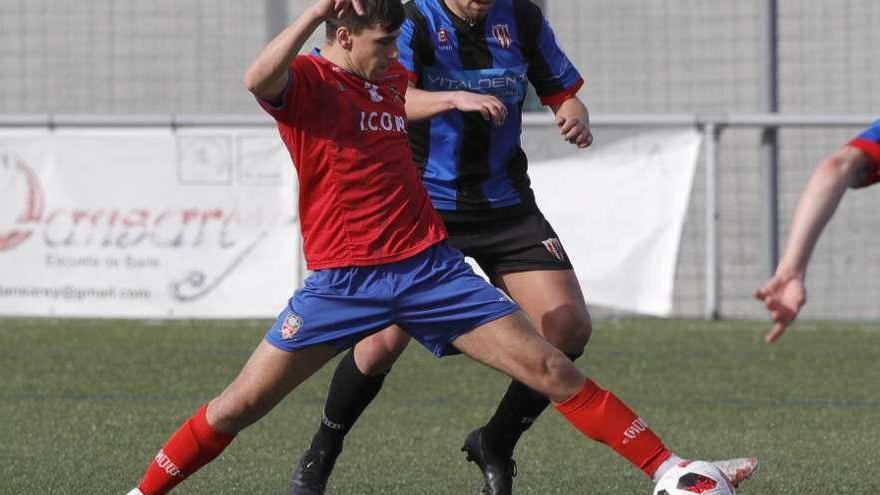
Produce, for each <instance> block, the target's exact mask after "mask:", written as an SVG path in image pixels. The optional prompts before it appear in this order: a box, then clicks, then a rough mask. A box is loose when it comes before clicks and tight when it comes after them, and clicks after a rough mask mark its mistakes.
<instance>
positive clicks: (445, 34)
mask: <svg viewBox="0 0 880 495" xmlns="http://www.w3.org/2000/svg"><path fill="white" fill-rule="evenodd" d="M437 45H438V47H439V48H440V49H441V50H452V43H451V42H450V36H449V30H448V29H446V28H440V29H438V30H437Z"/></svg>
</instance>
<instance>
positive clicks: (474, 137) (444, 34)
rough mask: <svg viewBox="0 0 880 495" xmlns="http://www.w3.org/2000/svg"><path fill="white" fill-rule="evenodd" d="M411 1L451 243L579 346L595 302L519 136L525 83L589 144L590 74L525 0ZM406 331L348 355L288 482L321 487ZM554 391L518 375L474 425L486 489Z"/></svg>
mask: <svg viewBox="0 0 880 495" xmlns="http://www.w3.org/2000/svg"><path fill="white" fill-rule="evenodd" d="M405 8H406V12H407V20H406V22H405V23H404V25H403V26H402V28H401V35H400V37H399V39H398V47H399V51H400V54H399V61H400V63H401V64H402V65H403V66H404V68H406V69H407V71H408V72H409V77H410V84H409V89H408V90H407V92H406V95H405V98H406V111H407V116H408V118H409V120H410V127H409V137H410V146H411V148H412V150H413V155H414V160H415V162H416V165H417V166H418V167H419V168H420V169H421V172H422V174H421V175H422V181H423V183H424V184H425V187H426V189H427V190H428V193H429V196H430V198H431V200H432V202H433V204H434V206H435V207H436V208H437V210H438V211H439V212H440V214H441V216H442V217H443V219H444V221H445V223H446V226H447V230H448V232H449V235H450V242H451V244H452V245H453V246H455V247H456V248H458V249H459V250H461V251H462V252H464V253H465V254H466V255H467V256H470V257H472V258H473V259H474V260H476V262H477V263H478V264H479V265H480V266H481V268H482V269H483V271H484V272H485V273H486V274H487V275H488V276H489V277H490V278H491V280H492V282H493V283H494V284H495V285H496V286H498V287H499V288H501V289H503V290H504V291H505V292H506V293H507V294H509V295H510V297H511V298H513V299H514V300H515V301H516V302H517V303H518V304H519V305H520V307H522V309H524V310H525V311H526V312H527V313H528V314H529V316H530V318H531V320H532V321H533V322H534V323H535V325H536V326H537V327H538V330H539V331H540V332H541V333H542V335H544V337H545V338H546V339H547V340H548V341H549V342H551V343H552V344H553V345H555V346H556V347H557V348H559V349H560V350H562V351H563V352H565V354H566V355H567V356H569V358H571V359H576V358H577V357H578V356H580V355H581V354H582V353H583V350H584V347H585V346H586V344H587V341H588V340H589V337H590V334H591V332H592V326H591V323H590V316H589V312H588V310H587V305H586V302H585V301H584V296H583V294H582V291H581V288H580V286H579V284H578V281H577V278H576V277H575V275H574V271H573V270H572V265H571V263H570V262H569V259H568V256H567V255H566V253H565V249H564V248H563V246H562V244H561V242H560V240H559V237H558V235H557V234H556V233H555V232H554V230H553V228H552V227H551V225H550V224H549V222H548V221H547V220H546V219H545V218H544V216H543V215H542V214H541V212H540V211H539V210H538V208H537V206H536V204H535V197H534V193H533V192H532V190H531V188H530V186H529V177H528V174H527V158H526V155H525V153H524V152H523V150H522V148H521V146H520V137H521V133H522V109H523V105H524V102H525V99H526V94H527V88H528V85H529V83H531V84H532V86H534V88H535V90H536V92H537V95H538V97H539V98H540V100H541V102H542V103H543V104H544V105H547V106H549V107H550V108H551V109H552V110H553V112H554V113H555V115H556V123H557V125H558V127H559V131H560V133H561V135H562V137H563V139H565V140H566V141H568V142H570V143H572V144H573V145H575V146H577V147H579V148H586V147H587V146H589V145H590V144H591V142H592V140H593V136H592V134H591V132H590V123H589V113H588V111H587V108H586V106H585V105H584V104H583V102H582V101H581V100H580V99H578V98H577V96H576V95H577V92H578V90H579V89H580V88H581V87H582V86H583V84H584V80H583V78H582V77H581V75H580V74H579V72H578V71H577V69H576V68H575V67H574V65H573V64H572V63H571V61H570V60H569V59H568V58H567V57H566V55H565V54H564V53H563V51H562V49H561V48H560V46H559V44H558V43H557V41H556V38H555V35H554V33H553V30H552V29H551V27H550V25H549V24H548V22H547V20H546V19H545V17H544V15H543V13H542V12H541V9H540V8H538V7H537V6H536V5H535V4H533V3H532V2H530V1H529V0H411V1H410V2H409V3H407V4H406V5H405ZM408 341H409V337H408V336H407V334H405V333H404V332H402V331H401V329H400V328H397V327H391V328H389V329H387V330H385V331H382V332H380V333H378V334H375V335H373V336H371V337H369V338H367V339H364V340H363V341H361V342H360V343H359V344H358V345H357V346H356V347H355V348H354V349H353V350H352V352H350V353H349V354H348V355H347V356H346V357H345V358H343V359H342V360H341V361H340V364H339V366H338V367H337V370H336V372H335V375H334V378H333V380H332V383H331V387H330V392H329V395H328V398H327V402H326V404H325V408H324V416H323V421H322V423H321V426H320V429H319V431H318V432H317V434H316V435H315V436H314V438H313V439H312V442H311V444H310V446H309V449H308V450H307V451H306V453H305V455H303V457H302V458H301V459H300V463H299V465H298V466H297V468H296V470H295V472H294V475H293V480H292V482H291V494H294V495H303V494H316V493H323V491H324V487H325V486H326V482H327V479H328V477H329V475H330V472H331V470H332V467H333V464H334V462H335V460H336V457H337V456H338V454H339V452H340V451H341V449H342V441H343V438H344V436H345V434H346V433H347V432H348V431H349V430H350V428H351V427H352V426H353V424H354V422H355V421H356V420H357V418H358V417H359V416H360V414H361V413H362V412H363V410H364V409H365V408H366V406H367V405H368V404H369V403H370V401H372V399H373V398H374V397H375V396H376V394H377V393H378V391H379V389H380V387H381V385H382V381H383V379H384V377H385V375H386V374H387V372H388V370H389V369H390V368H391V365H392V364H393V363H394V361H395V360H396V359H397V357H398V356H399V355H400V353H402V352H403V349H404V348H405V346H406V344H407V342H408ZM548 404H549V401H548V400H547V398H546V397H544V396H542V395H540V394H538V393H536V392H534V391H532V390H531V389H529V388H528V387H526V386H525V385H523V384H521V383H519V382H516V381H514V382H512V383H511V385H510V386H509V388H508V390H507V392H506V394H505V395H504V397H503V398H502V399H501V402H500V404H499V406H498V408H497V410H496V412H495V414H494V415H493V416H492V418H491V419H490V420H489V421H488V422H487V423H486V425H484V426H483V427H481V428H478V429H476V430H474V431H473V432H471V434H470V435H468V437H467V439H466V441H465V446H464V449H463V450H465V451H466V453H467V457H468V459H469V460H473V461H475V462H476V463H477V465H478V466H479V467H480V469H481V470H482V472H483V475H484V478H485V488H484V493H487V494H490V495H494V494H507V493H511V491H512V482H513V475H514V474H515V469H516V467H515V464H514V462H513V459H512V457H513V451H514V447H515V445H516V443H517V441H518V440H519V438H520V435H521V434H522V433H523V432H524V431H525V430H526V429H528V428H529V426H530V425H531V424H532V423H533V422H534V420H535V419H536V418H537V417H538V416H539V415H540V414H541V412H542V411H543V410H544V409H545V408H546V407H547V405H548Z"/></svg>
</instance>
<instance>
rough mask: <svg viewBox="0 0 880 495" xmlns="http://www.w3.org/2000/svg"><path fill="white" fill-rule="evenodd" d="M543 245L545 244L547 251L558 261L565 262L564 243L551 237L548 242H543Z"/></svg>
mask: <svg viewBox="0 0 880 495" xmlns="http://www.w3.org/2000/svg"><path fill="white" fill-rule="evenodd" d="M541 244H543V245H544V247H545V248H546V249H547V251H549V252H550V254H552V255H553V256H555V257H556V259H558V260H559V261H565V251H564V250H563V249H562V243H561V242H559V239H557V238H555V237H551V238H549V239H547V240H546V241H541Z"/></svg>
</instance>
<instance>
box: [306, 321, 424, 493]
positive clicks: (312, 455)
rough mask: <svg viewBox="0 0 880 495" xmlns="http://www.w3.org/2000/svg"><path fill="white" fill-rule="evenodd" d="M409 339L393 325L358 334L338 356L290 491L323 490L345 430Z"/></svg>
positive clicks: (368, 400) (378, 388) (308, 491)
mask: <svg viewBox="0 0 880 495" xmlns="http://www.w3.org/2000/svg"><path fill="white" fill-rule="evenodd" d="M409 340H410V337H409V335H407V334H406V333H404V332H403V331H402V330H401V329H400V328H399V327H397V326H392V327H390V328H388V329H386V330H383V331H381V332H379V333H376V334H373V335H371V336H369V337H367V338H365V339H363V340H361V341H360V342H358V343H357V345H356V346H355V347H354V348H353V349H352V350H350V351H349V352H348V353H347V354H346V355H345V357H343V358H342V360H340V361H339V364H338V365H337V366H336V371H335V372H334V373H333V379H332V381H331V382H330V390H329V392H328V393H327V400H326V402H325V403H324V411H323V414H322V417H321V424H320V426H319V427H318V431H317V432H316V433H315V435H314V436H313V437H312V441H311V442H310V443H309V446H308V448H307V449H306V451H305V453H303V455H302V456H301V457H300V459H299V461H298V462H297V463H296V465H295V467H294V471H293V475H292V476H291V480H290V489H289V493H290V495H321V494H323V493H324V490H325V489H326V487H327V480H328V479H329V478H330V473H331V472H332V471H333V466H334V465H335V463H336V458H337V457H339V454H340V453H341V452H342V447H343V441H344V440H345V435H347V434H348V432H349V431H350V430H351V428H352V427H353V426H354V424H355V422H356V421H357V419H358V418H359V417H360V416H361V414H362V413H363V412H364V410H365V409H366V408H367V406H368V405H369V404H370V402H372V401H373V399H374V398H375V397H376V395H377V394H378V393H379V390H380V389H381V388H382V383H383V382H384V380H385V376H386V375H387V374H388V373H389V371H390V370H391V366H392V365H393V364H394V361H396V360H397V358H398V357H400V354H401V353H403V351H404V349H405V348H406V345H407V344H408V343H409Z"/></svg>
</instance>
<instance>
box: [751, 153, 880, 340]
mask: <svg viewBox="0 0 880 495" xmlns="http://www.w3.org/2000/svg"><path fill="white" fill-rule="evenodd" d="M864 147H867V148H869V149H873V151H866V150H865V149H863V148H864ZM878 166H880V145H877V143H876V142H874V143H873V144H872V145H868V146H864V143H862V144H861V145H860V140H858V139H856V140H854V141H852V142H851V143H849V144H848V145H846V146H844V147H842V148H841V149H839V150H837V151H836V152H835V153H834V154H832V155H831V156H829V157H828V158H826V159H824V160H822V161H821V162H820V163H819V166H818V167H817V168H816V171H815V172H814V173H813V175H812V177H810V180H809V182H808V183H807V185H806V187H805V188H804V191H803V193H801V197H800V200H798V204H797V208H796V209H795V212H794V218H793V219H792V223H791V229H790V231H789V235H788V241H787V243H786V248H785V252H784V254H783V256H782V260H780V262H779V266H778V267H777V268H776V272H775V273H774V274H773V276H772V277H770V279H768V280H767V281H766V282H765V283H764V284H763V285H762V286H761V287H760V288H759V289H758V290H757V291H756V292H755V297H756V298H757V299H759V300H761V301H762V302H763V303H764V305H765V306H766V307H767V310H768V311H769V312H770V318H771V320H772V321H773V326H772V328H771V329H770V332H769V333H768V334H767V336H766V337H765V341H766V342H768V343H772V342H775V341H776V340H778V339H779V338H780V337H781V336H782V335H783V333H785V330H786V329H787V328H788V326H789V325H790V324H791V323H792V322H793V321H794V319H795V318H796V317H797V315H798V313H799V312H800V310H801V308H802V307H803V306H804V304H805V303H806V288H805V285H804V277H805V274H806V270H807V263H808V262H809V259H810V255H811V254H812V252H813V248H814V247H815V246H816V242H817V241H818V240H819V236H820V235H821V234H822V231H823V230H824V228H825V226H826V225H827V224H828V221H829V220H830V219H831V217H832V216H833V215H834V212H835V210H836V209H837V206H838V205H839V204H840V200H841V199H842V198H843V195H844V193H845V192H846V190H847V188H857V187H864V186H865V185H868V184H871V183H874V182H877V180H878Z"/></svg>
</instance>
